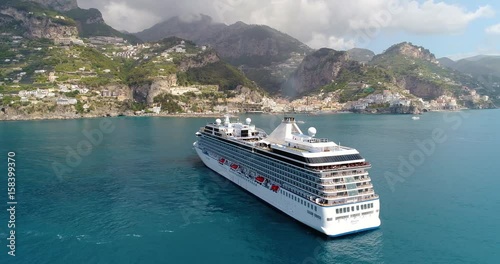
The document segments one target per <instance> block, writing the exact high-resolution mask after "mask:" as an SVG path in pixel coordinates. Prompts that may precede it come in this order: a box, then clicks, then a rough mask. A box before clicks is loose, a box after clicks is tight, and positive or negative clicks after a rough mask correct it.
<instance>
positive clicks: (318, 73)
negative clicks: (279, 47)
mask: <svg viewBox="0 0 500 264" xmlns="http://www.w3.org/2000/svg"><path fill="white" fill-rule="evenodd" d="M353 64H354V65H356V64H358V63H357V62H354V61H349V55H348V54H347V52H345V51H336V50H333V49H328V48H322V49H320V50H317V51H315V52H313V53H312V54H310V55H308V56H306V57H305V58H304V60H303V61H302V63H300V65H299V67H298V68H297V70H296V71H295V72H294V73H293V74H292V75H291V76H290V78H288V80H287V81H286V82H285V83H284V84H283V86H282V92H281V94H282V95H284V96H287V97H290V98H296V97H298V96H300V95H304V94H307V93H308V92H311V91H313V90H315V89H316V88H318V87H322V86H324V85H327V84H329V83H331V82H332V81H333V80H335V79H336V78H337V77H338V76H339V73H340V71H342V70H343V69H345V68H349V67H350V66H351V65H353Z"/></svg>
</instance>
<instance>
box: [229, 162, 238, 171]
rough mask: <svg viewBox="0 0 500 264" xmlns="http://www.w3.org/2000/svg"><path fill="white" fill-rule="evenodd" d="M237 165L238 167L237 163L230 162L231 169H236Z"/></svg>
mask: <svg viewBox="0 0 500 264" xmlns="http://www.w3.org/2000/svg"><path fill="white" fill-rule="evenodd" d="M239 167H240V166H239V165H238V164H234V163H233V164H231V169H233V170H236V169H238V168H239Z"/></svg>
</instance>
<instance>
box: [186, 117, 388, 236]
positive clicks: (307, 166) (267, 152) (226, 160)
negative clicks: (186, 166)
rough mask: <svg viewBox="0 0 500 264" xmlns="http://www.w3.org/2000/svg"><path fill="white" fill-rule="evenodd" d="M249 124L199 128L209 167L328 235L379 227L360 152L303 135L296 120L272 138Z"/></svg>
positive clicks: (289, 119)
mask: <svg viewBox="0 0 500 264" xmlns="http://www.w3.org/2000/svg"><path fill="white" fill-rule="evenodd" d="M245 121H246V122H245V123H244V124H243V123H241V122H235V123H231V122H230V118H229V116H226V117H225V119H224V122H223V121H222V120H220V119H217V120H216V121H215V122H214V123H210V124H207V125H206V126H204V127H202V128H200V130H199V131H198V132H197V133H196V135H197V137H198V140H197V141H196V142H195V143H194V147H195V149H196V152H197V153H198V155H199V156H200V158H201V159H202V161H203V162H204V163H205V165H207V166H208V167H209V168H211V169H212V170H214V171H216V172H217V173H219V174H221V175H222V176H224V177H225V178H227V179H229V180H230V181H232V182H233V183H235V184H237V185H239V186H240V187H242V188H244V189H245V190H247V191H249V192H250V193H252V194H254V195H256V196H257V197H259V198H261V199H262V200H264V201H266V202H267V203H269V204H271V205H273V206H274V207H276V208H277V209H279V210H281V211H283V212H284V213H286V214H288V215H290V216H291V217H293V218H295V219H296V220H298V221H300V222H302V223H304V224H306V225H308V226H310V227H312V228H314V229H316V230H318V231H320V232H322V233H325V234H327V235H329V236H341V235H345V234H350V233H355V232H360V231H363V230H369V229H374V228H377V227H378V226H380V219H379V210H380V204H379V197H378V195H377V194H376V193H375V191H374V189H373V185H372V183H371V179H370V177H369V175H368V169H369V168H370V167H371V166H370V163H368V162H367V161H366V160H365V159H364V158H363V157H362V156H361V155H360V154H359V152H358V151H357V150H356V149H353V148H349V147H345V146H340V145H339V144H336V143H334V142H332V141H329V140H328V139H325V138H316V129H315V128H313V127H311V128H309V129H308V134H307V135H306V134H304V133H302V131H301V130H300V128H299V127H298V125H297V123H296V122H295V119H294V118H293V117H285V118H284V119H283V121H282V123H281V124H280V125H279V126H278V127H277V128H276V129H275V130H274V131H273V132H272V133H271V134H269V135H268V134H266V132H265V131H264V130H262V129H259V128H256V127H255V125H253V124H252V123H251V120H250V119H249V118H247V119H246V120H245Z"/></svg>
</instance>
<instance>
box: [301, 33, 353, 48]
mask: <svg viewBox="0 0 500 264" xmlns="http://www.w3.org/2000/svg"><path fill="white" fill-rule="evenodd" d="M306 44H307V45H309V46H310V47H329V48H332V49H335V50H348V49H352V48H354V47H355V46H356V44H355V42H354V40H352V39H350V40H347V39H344V38H337V37H334V36H330V37H327V36H325V34H320V33H317V32H313V34H312V39H311V40H310V41H308V42H307V43H306Z"/></svg>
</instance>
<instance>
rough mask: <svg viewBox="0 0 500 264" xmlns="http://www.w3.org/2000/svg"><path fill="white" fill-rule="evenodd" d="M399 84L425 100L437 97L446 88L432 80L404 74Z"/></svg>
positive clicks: (443, 92)
mask: <svg viewBox="0 0 500 264" xmlns="http://www.w3.org/2000/svg"><path fill="white" fill-rule="evenodd" d="M397 85H398V86H399V87H402V88H404V89H406V90H409V91H410V93H411V94H413V95H415V96H418V97H421V98H423V99H425V100H431V99H435V98H437V97H439V96H441V95H443V94H445V92H446V91H445V89H444V88H443V87H442V86H440V85H437V84H436V83H435V82H432V81H430V80H425V79H420V78H418V77H415V76H404V77H401V78H399V79H398V81H397Z"/></svg>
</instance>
